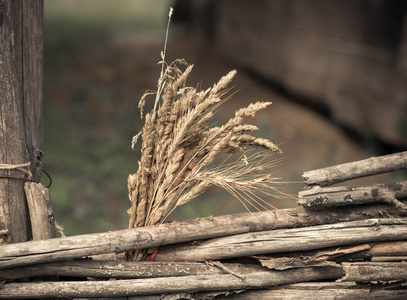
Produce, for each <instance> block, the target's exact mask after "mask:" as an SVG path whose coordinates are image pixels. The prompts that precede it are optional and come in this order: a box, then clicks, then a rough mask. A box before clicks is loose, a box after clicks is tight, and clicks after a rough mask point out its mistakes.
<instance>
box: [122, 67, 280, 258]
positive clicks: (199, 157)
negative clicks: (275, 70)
mask: <svg viewBox="0 0 407 300" xmlns="http://www.w3.org/2000/svg"><path fill="white" fill-rule="evenodd" d="M162 64H163V66H164V65H165V68H164V67H163V69H162V72H161V76H160V78H159V81H158V90H157V92H156V93H155V95H156V97H155V104H154V108H153V109H152V111H151V112H149V113H147V114H146V116H145V124H144V127H143V129H142V131H141V132H140V133H139V134H137V135H136V136H135V137H134V138H133V141H132V147H133V148H134V146H135V144H136V142H137V139H138V138H139V136H140V135H141V138H142V148H141V160H140V162H139V169H138V171H137V173H136V174H131V175H130V176H129V177H128V190H129V197H130V200H131V203H132V205H131V208H130V210H129V215H130V222H129V227H130V228H135V227H141V226H149V225H154V224H158V223H162V222H163V221H164V220H165V219H166V218H167V217H168V215H169V214H170V213H171V212H172V211H173V209H174V208H176V207H177V206H180V205H182V204H185V203H187V202H189V201H190V200H191V199H193V198H195V197H196V196H198V195H200V194H201V193H203V192H204V191H205V190H206V189H207V188H208V187H209V186H211V185H216V186H220V187H222V188H225V189H226V190H228V191H229V192H230V193H231V194H232V195H234V196H236V197H237V198H238V199H239V200H240V201H242V203H243V204H244V205H245V206H246V207H247V205H248V203H250V204H251V205H253V206H255V207H260V208H265V204H264V203H263V202H262V200H261V197H260V196H259V193H269V189H270V188H271V189H273V187H272V186H271V185H270V183H273V182H274V181H275V178H273V177H272V176H271V175H270V174H267V173H265V172H264V170H265V168H267V167H268V166H270V164H273V162H271V163H266V162H265V157H266V156H267V154H268V153H270V151H271V152H276V153H281V150H280V149H279V148H278V147H277V146H276V145H275V144H274V143H272V142H271V141H269V140H267V139H262V138H256V137H254V136H252V135H251V134H250V133H251V132H253V131H256V130H258V128H257V127H256V126H254V125H248V124H243V119H244V117H254V116H255V114H256V112H258V111H259V110H261V109H264V108H266V107H267V106H269V105H270V104H271V103H270V102H256V103H254V104H250V105H249V106H248V107H245V108H242V109H239V110H238V111H236V113H235V116H234V117H233V118H231V119H230V120H229V121H228V122H227V123H226V124H225V125H223V126H210V120H211V119H212V118H213V116H214V113H215V109H216V108H218V106H219V105H220V104H221V103H222V102H224V101H226V100H228V99H229V98H230V97H229V96H226V95H227V93H228V92H229V91H230V90H229V89H228V88H227V85H228V84H229V83H230V82H231V80H232V78H233V77H234V76H235V74H236V71H231V72H229V73H228V74H227V75H226V76H224V77H222V78H221V79H220V80H219V82H218V83H217V84H214V85H213V87H212V88H209V89H207V90H205V91H198V90H197V89H195V88H192V87H186V85H185V83H186V79H187V77H188V75H189V74H190V73H191V71H192V68H193V66H192V65H187V64H186V63H185V62H184V61H182V60H177V61H175V62H173V63H172V64H170V65H166V64H165V62H162ZM182 65H185V66H186V67H185V70H184V71H182V70H181V69H180V66H182ZM151 94H153V93H152V92H147V93H146V94H145V95H144V96H143V97H142V98H141V100H140V103H139V108H140V111H141V117H142V118H143V108H144V106H145V101H146V99H147V97H148V96H149V95H151ZM247 146H252V147H260V148H262V149H265V150H267V151H260V152H257V153H255V154H253V153H251V154H250V153H248V152H247V150H245V149H246V147H247ZM221 152H228V153H235V152H241V153H242V156H241V157H240V158H238V159H237V160H235V161H234V162H228V163H222V164H220V165H218V166H211V163H213V162H214V160H215V158H216V157H217V156H218V155H219V154H220V153H221ZM274 162H275V161H274ZM131 256H133V255H131ZM132 258H133V259H140V258H141V257H140V255H139V254H137V255H135V256H134V257H132Z"/></svg>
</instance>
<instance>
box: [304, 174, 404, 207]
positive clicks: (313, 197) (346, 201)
mask: <svg viewBox="0 0 407 300" xmlns="http://www.w3.org/2000/svg"><path fill="white" fill-rule="evenodd" d="M298 198H299V199H298V204H300V205H302V206H303V207H305V208H307V209H321V208H324V207H332V206H345V205H359V204H371V203H378V202H386V203H390V202H391V203H393V202H394V200H395V199H404V198H407V181H399V182H392V183H387V184H374V185H371V186H339V187H320V186H314V187H313V188H312V189H310V190H304V191H300V192H299V193H298ZM392 201H393V202H392ZM398 208H400V210H404V213H406V214H407V206H405V205H404V204H401V207H400V206H398Z"/></svg>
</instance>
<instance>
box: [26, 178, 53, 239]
mask: <svg viewBox="0 0 407 300" xmlns="http://www.w3.org/2000/svg"><path fill="white" fill-rule="evenodd" d="M24 190H25V195H26V198H27V204H28V211H29V213H30V221H31V231H32V235H33V240H34V241H38V240H46V239H52V238H54V237H55V220H54V212H53V209H52V205H51V200H50V197H49V191H48V189H47V188H46V187H45V186H43V185H42V184H40V183H35V182H26V183H25V185H24Z"/></svg>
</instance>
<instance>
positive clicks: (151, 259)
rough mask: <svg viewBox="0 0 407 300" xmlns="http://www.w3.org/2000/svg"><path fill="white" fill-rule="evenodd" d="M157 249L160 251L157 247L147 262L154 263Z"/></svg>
mask: <svg viewBox="0 0 407 300" xmlns="http://www.w3.org/2000/svg"><path fill="white" fill-rule="evenodd" d="M158 249H160V247H157V249H155V251H154V252H153V254H151V256H150V259H149V260H148V261H154V259H155V257H156V256H157V253H158Z"/></svg>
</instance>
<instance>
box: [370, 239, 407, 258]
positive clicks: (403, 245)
mask: <svg viewBox="0 0 407 300" xmlns="http://www.w3.org/2000/svg"><path fill="white" fill-rule="evenodd" d="M369 254H370V255H372V256H407V241H397V242H387V243H380V244H376V245H374V246H373V247H372V248H371V249H370V250H369Z"/></svg>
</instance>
